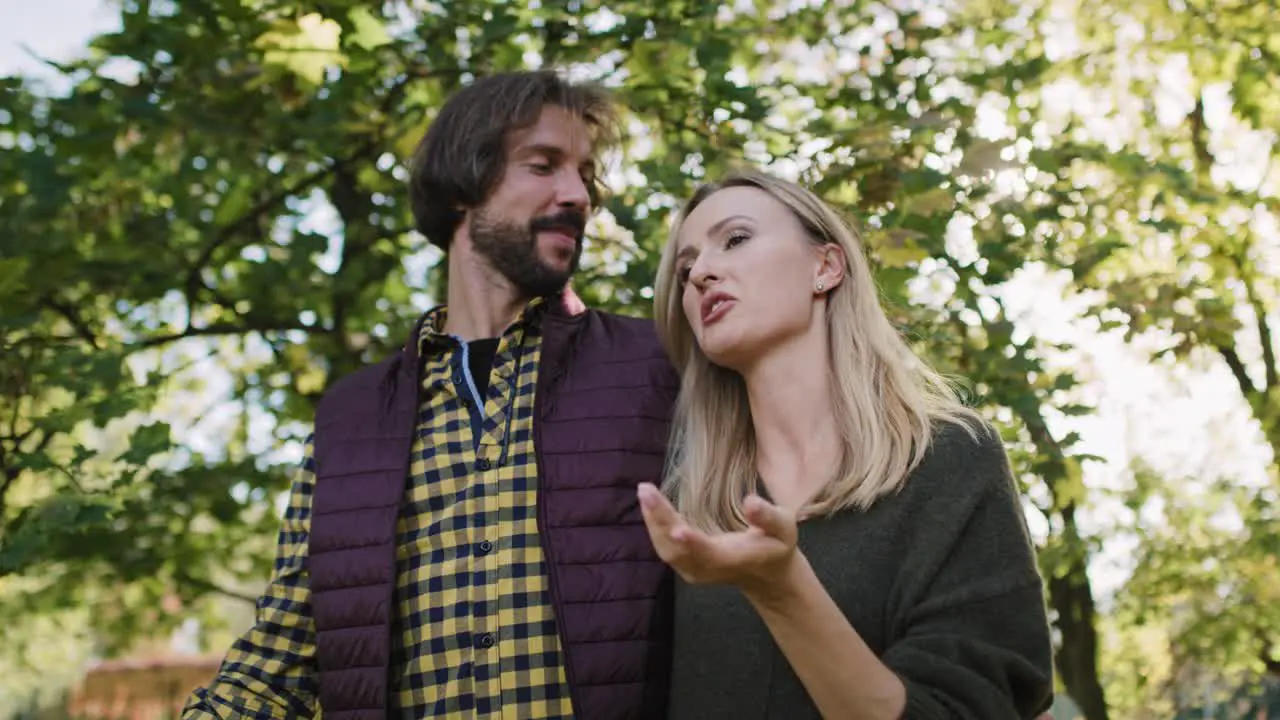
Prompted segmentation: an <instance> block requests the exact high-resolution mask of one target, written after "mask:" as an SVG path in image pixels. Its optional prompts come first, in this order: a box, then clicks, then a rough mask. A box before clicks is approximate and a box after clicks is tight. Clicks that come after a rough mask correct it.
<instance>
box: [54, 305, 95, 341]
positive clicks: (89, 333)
mask: <svg viewBox="0 0 1280 720" xmlns="http://www.w3.org/2000/svg"><path fill="white" fill-rule="evenodd" d="M44 306H45V307H47V308H49V309H50V310H53V311H54V312H56V313H58V314H59V315H61V316H62V317H63V318H64V319H65V320H66V321H67V322H69V323H71V327H72V329H74V330H75V331H76V335H77V336H78V337H80V338H81V339H82V340H84V341H85V342H87V343H89V344H90V345H92V346H93V347H95V348H96V347H98V337H97V335H96V334H95V333H94V332H93V329H92V328H90V327H89V324H88V323H86V322H85V321H84V319H83V318H81V317H80V313H79V311H77V310H76V308H75V306H73V305H69V304H67V303H64V302H62V301H61V300H58V299H56V298H54V297H48V298H45V301H44Z"/></svg>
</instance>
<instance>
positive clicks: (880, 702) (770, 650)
mask: <svg viewBox="0 0 1280 720" xmlns="http://www.w3.org/2000/svg"><path fill="white" fill-rule="evenodd" d="M655 305H656V315H657V322H658V328H659V333H660V335H661V337H662V340H663V342H664V344H665V345H666V347H667V350H668V352H669V353H670V355H671V357H672V359H673V361H674V362H675V364H676V367H677V368H678V369H679V370H680V371H681V374H682V377H683V380H682V383H683V384H682V388H681V396H680V400H679V403H678V405H677V411H676V412H677V415H676V418H675V424H674V442H673V445H672V448H673V449H672V455H671V460H670V467H669V470H668V476H667V479H666V488H665V490H666V491H667V493H668V494H669V495H670V496H671V498H672V499H673V500H674V503H672V502H670V501H668V499H667V497H666V496H664V494H663V493H661V492H659V490H658V489H657V488H655V487H654V486H653V485H648V484H646V485H643V486H641V487H640V489H639V490H638V495H639V500H640V504H641V508H642V513H643V515H644V520H645V523H646V524H647V526H648V528H649V532H650V536H651V537H652V539H653V543H654V546H655V548H656V549H657V551H658V553H659V555H660V556H661V557H662V558H663V560H664V561H666V562H667V563H668V564H669V565H671V566H672V567H673V568H674V569H675V570H676V572H677V573H678V575H679V576H680V578H681V580H682V581H681V582H680V583H679V584H678V587H677V592H676V640H675V663H674V670H673V685H672V695H671V701H670V710H671V714H670V717H671V718H672V719H673V720H679V719H681V718H698V719H703V718H735V719H737V718H786V719H787V720H791V719H793V718H805V717H825V718H840V719H842V720H843V719H845V718H902V717H905V718H912V719H914V718H966V719H967V718H972V719H974V720H998V719H1001V718H1031V717H1034V716H1036V715H1037V714H1038V713H1040V712H1042V711H1045V710H1046V709H1047V708H1048V707H1049V703H1050V701H1051V699H1052V661H1051V647H1050V638H1049V629H1048V623H1047V621H1046V616H1045V606H1044V597H1043V590H1042V584H1041V579H1040V576H1039V574H1038V573H1037V570H1036V566H1035V556H1034V551H1033V549H1032V546H1031V543H1030V540H1029V538H1028V534H1027V529H1026V525H1025V521H1024V518H1023V516H1022V511H1021V509H1020V506H1019V503H1018V498H1017V494H1016V490H1015V487H1014V482H1013V478H1012V475H1011V473H1010V470H1009V464H1008V460H1007V458H1006V455H1005V452H1004V449H1003V446H1002V445H1001V443H1000V440H999V438H998V436H997V435H996V434H995V433H994V432H993V431H992V429H991V428H990V427H989V426H987V425H986V424H985V423H983V422H982V421H981V420H980V419H978V417H977V416H976V415H974V414H973V413H972V412H971V411H969V410H967V409H966V408H964V407H963V406H962V405H961V404H960V403H959V402H958V401H957V400H956V399H955V397H954V395H953V394H952V393H951V392H950V390H949V389H948V386H947V385H946V383H945V382H944V381H943V380H942V379H941V378H940V377H939V376H938V375H937V374H936V373H934V372H933V371H931V370H930V369H928V368H927V367H926V366H925V365H924V364H923V363H922V362H920V361H919V360H918V359H917V358H915V357H913V356H912V354H911V352H910V350H909V349H908V348H907V346H906V344H905V343H904V342H903V341H902V340H901V339H900V338H899V336H898V335H897V333H896V332H895V331H894V329H893V327H892V326H891V325H890V323H889V321H888V319H887V318H886V316H885V314H884V311H883V309H882V308H881V307H880V305H879V302H878V300H877V295H876V289H875V285H874V283H873V280H872V277H871V273H870V270H869V268H868V266H867V261H866V259H865V258H864V256H863V253H862V250H861V247H860V246H859V242H858V239H857V237H856V236H855V235H854V233H853V231H852V230H851V229H850V228H849V227H848V226H847V225H845V224H844V223H843V222H842V220H841V218H840V217H839V215H838V214H837V213H836V212H835V211H833V210H832V209H831V208H830V207H828V206H827V205H825V204H824V203H823V202H822V201H821V200H820V199H818V198H817V197H816V196H814V195H813V194H811V193H810V192H808V191H806V190H804V189H802V188H800V187H797V186H795V185H793V184H791V183H788V182H784V181H781V180H778V179H776V178H773V177H770V176H767V175H764V174H760V173H756V172H743V173H739V174H734V175H731V176H730V177H728V178H727V179H725V180H723V181H721V182H720V183H718V184H715V185H709V186H706V187H703V188H701V189H700V190H698V192H697V193H696V194H695V195H694V197H693V199H692V200H690V201H689V203H688V204H687V205H686V206H685V207H684V208H683V210H682V211H681V212H680V214H679V216H678V218H677V221H676V223H675V225H674V227H673V229H672V233H671V240H670V242H669V243H668V245H667V247H666V249H665V251H664V253H663V257H662V264H661V267H660V270H659V278H658V283H657V294H656V298H655Z"/></svg>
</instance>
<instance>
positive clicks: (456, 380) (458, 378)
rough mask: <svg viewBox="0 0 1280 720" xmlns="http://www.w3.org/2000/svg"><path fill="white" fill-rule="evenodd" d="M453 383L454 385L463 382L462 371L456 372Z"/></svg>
mask: <svg viewBox="0 0 1280 720" xmlns="http://www.w3.org/2000/svg"><path fill="white" fill-rule="evenodd" d="M453 384H454V385H461V384H462V373H455V374H454V376H453Z"/></svg>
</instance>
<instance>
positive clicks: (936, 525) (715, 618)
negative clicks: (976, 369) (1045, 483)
mask: <svg viewBox="0 0 1280 720" xmlns="http://www.w3.org/2000/svg"><path fill="white" fill-rule="evenodd" d="M980 437H981V438H982V439H981V441H980V442H978V441H975V440H974V439H973V438H972V437H971V436H970V435H968V434H967V433H966V432H965V431H964V430H963V429H961V428H958V427H955V426H946V427H944V428H943V429H942V430H941V431H940V432H939V433H938V434H937V436H936V438H935V440H934V442H933V443H932V444H931V446H930V451H929V453H928V454H927V455H926V457H925V459H924V461H923V462H922V463H921V465H920V466H919V467H918V468H917V469H916V470H915V471H914V472H913V473H912V474H911V476H910V478H908V480H907V482H906V484H905V486H904V487H903V489H902V491H901V492H899V493H898V494H896V495H893V496H890V497H887V498H884V499H882V500H880V501H879V502H877V503H876V504H875V505H873V506H872V507H871V508H870V509H869V510H867V511H865V512H859V511H843V512H840V513H837V514H835V515H833V516H830V517H825V518H815V519H811V520H807V521H805V522H804V523H802V524H801V525H800V540H799V549H800V551H801V552H803V553H804V554H805V556H806V557H807V558H808V560H809V563H810V564H811V565H812V566H813V569H814V572H815V573H816V574H817V576H818V578H819V579H820V580H821V581H822V583H823V585H825V586H826V588H827V591H828V592H829V593H830V594H831V596H832V598H833V599H834V600H835V602H836V604H837V605H839V607H840V609H841V610H842V611H843V612H844V614H845V617H847V618H848V619H849V621H850V622H851V623H852V625H853V627H854V629H856V630H857V632H858V634H859V635H861V637H862V639H863V640H864V641H866V643H867V644H868V645H869V646H870V647H871V649H872V650H873V651H874V652H875V653H876V655H877V656H878V657H880V659H881V661H882V662H884V663H885V665H887V666H888V667H889V668H890V669H891V670H893V671H894V672H896V673H897V674H898V676H899V677H900V678H901V679H902V681H903V683H904V685H905V686H906V689H907V710H906V713H905V714H904V717H905V718H907V720H934V719H935V718H936V719H937V720H943V719H944V718H945V719H947V720H950V719H951V718H958V719H961V720H1004V719H1005V718H1009V719H1010V720H1015V719H1018V718H1032V717H1035V716H1036V715H1037V714H1039V713H1040V712H1042V711H1044V710H1047V709H1048V707H1049V704H1050V702H1051V700H1052V687H1053V686H1052V678H1053V666H1052V654H1051V652H1052V651H1051V643H1050V637H1049V626H1048V622H1047V619H1046V613H1045V604H1044V595H1043V586H1042V583H1041V579H1040V576H1039V574H1038V572H1037V570H1036V563H1035V554H1034V550H1033V548H1032V545H1031V542H1030V539H1029V537H1028V534H1027V527H1026V522H1025V518H1024V517H1023V514H1022V508H1021V506H1020V505H1019V502H1018V496H1017V492H1016V490H1015V485H1014V482H1013V477H1012V474H1011V473H1010V471H1009V463H1008V459H1007V458H1006V455H1005V452H1004V448H1003V446H1002V445H1001V443H1000V441H999V439H998V437H997V436H996V435H995V433H994V431H991V430H990V428H987V429H986V435H985V436H983V435H980ZM857 681H858V679H857V678H850V682H857ZM670 711H671V712H670V716H669V720H686V719H687V720H709V719H712V718H726V719H732V720H746V719H748V718H760V719H764V718H770V719H775V718H776V719H778V720H798V719H801V718H817V717H820V714H819V713H818V710H817V708H816V707H815V706H814V704H813V701H812V700H810V699H809V695H808V693H807V692H806V691H805V689H804V686H803V685H802V684H801V683H800V680H799V679H798V678H797V677H796V675H795V673H794V672H793V671H792V669H791V666H790V665H789V664H788V662H787V660H786V658H785V657H784V656H783V655H782V653H781V651H779V649H778V646H777V645H776V644H775V643H774V641H773V638H772V636H771V635H770V634H769V631H768V629H767V628H766V627H765V625H764V622H763V621H762V620H761V619H760V618H759V616H758V615H757V614H756V612H755V610H754V609H753V608H752V607H751V606H750V604H748V602H747V601H746V599H745V598H744V597H743V596H742V594H741V593H740V592H739V591H738V590H736V589H735V588H731V587H725V586H714V585H697V586H691V585H688V584H685V583H684V582H682V581H678V582H677V586H676V624H675V658H674V666H673V679H672V691H671V703H670Z"/></svg>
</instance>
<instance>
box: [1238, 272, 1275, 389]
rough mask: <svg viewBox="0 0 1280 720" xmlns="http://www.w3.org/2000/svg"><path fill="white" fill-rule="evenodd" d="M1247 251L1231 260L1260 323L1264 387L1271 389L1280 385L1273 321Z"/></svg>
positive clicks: (1259, 340) (1257, 321) (1259, 341)
mask: <svg viewBox="0 0 1280 720" xmlns="http://www.w3.org/2000/svg"><path fill="white" fill-rule="evenodd" d="M1247 252H1248V251H1247V250H1246V249H1241V250H1240V251H1239V252H1236V253H1232V254H1231V262H1232V263H1233V264H1234V265H1235V266H1236V272H1237V273H1238V274H1239V275H1240V282H1241V283H1243V284H1244V294H1245V298H1246V299H1248V301H1249V306H1250V307H1251V308H1252V309H1253V315H1254V318H1255V322H1256V323H1257V325H1258V344H1259V345H1261V346H1262V372H1263V385H1262V389H1263V390H1264V391H1270V390H1272V389H1274V388H1275V387H1276V386H1277V385H1280V380H1277V377H1276V375H1277V368H1276V349H1275V345H1274V344H1273V342H1272V337H1271V322H1270V320H1268V319H1267V306H1266V303H1265V302H1263V300H1262V297H1261V296H1259V295H1258V287H1257V284H1256V283H1255V282H1254V276H1253V272H1252V268H1250V267H1249V266H1248V265H1249V263H1248V260H1247ZM1237 361H1238V358H1237ZM1233 372H1234V371H1233Z"/></svg>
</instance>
